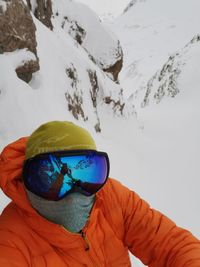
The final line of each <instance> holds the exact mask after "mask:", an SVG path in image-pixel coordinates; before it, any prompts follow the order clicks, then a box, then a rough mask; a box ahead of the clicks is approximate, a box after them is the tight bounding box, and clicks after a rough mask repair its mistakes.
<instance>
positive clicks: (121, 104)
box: [104, 90, 125, 115]
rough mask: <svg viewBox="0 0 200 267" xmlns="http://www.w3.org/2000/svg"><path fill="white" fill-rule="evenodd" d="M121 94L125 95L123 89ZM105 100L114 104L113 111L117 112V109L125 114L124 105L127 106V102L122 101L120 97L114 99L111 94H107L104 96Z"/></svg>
mask: <svg viewBox="0 0 200 267" xmlns="http://www.w3.org/2000/svg"><path fill="white" fill-rule="evenodd" d="M121 95H123V91H122V90H121ZM104 102H105V103H106V104H111V103H112V104H113V111H114V112H115V113H117V111H119V112H120V114H121V115H123V110H124V107H125V102H121V101H120V99H118V100H117V101H116V100H114V99H113V98H112V97H111V96H106V97H105V98H104Z"/></svg>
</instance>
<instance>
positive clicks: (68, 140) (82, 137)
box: [25, 121, 96, 159]
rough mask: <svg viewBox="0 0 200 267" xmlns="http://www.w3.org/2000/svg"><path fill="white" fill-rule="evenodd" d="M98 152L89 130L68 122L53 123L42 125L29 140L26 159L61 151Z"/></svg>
mask: <svg viewBox="0 0 200 267" xmlns="http://www.w3.org/2000/svg"><path fill="white" fill-rule="evenodd" d="M82 149H91V150H96V145H95V142H94V140H93V138H92V137H91V135H90V134H89V132H88V131H87V130H85V129H84V128H82V127H79V126H77V125H75V124H74V123H72V122H68V121H51V122H47V123H45V124H42V125H41V126H40V127H39V128H38V129H36V130H35V131H34V132H33V133H32V134H31V136H30V137H29V139H28V142H27V146H26V152H25V158H26V159H29V158H32V157H34V156H36V155H38V154H41V153H46V152H53V151H60V150H82Z"/></svg>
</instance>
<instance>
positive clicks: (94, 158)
mask: <svg viewBox="0 0 200 267" xmlns="http://www.w3.org/2000/svg"><path fill="white" fill-rule="evenodd" d="M108 173H109V160H108V156H107V154H106V153H103V152H89V153H86V154H80V155H62V154H60V155H58V154H57V153H49V154H43V155H41V156H36V157H35V158H33V159H30V160H28V161H27V162H26V163H25V165H24V172H23V177H24V183H25V185H26V187H27V189H29V190H30V191H31V192H33V193H35V194H37V195H39V196H42V197H44V198H47V199H52V200H56V199H60V198H62V197H63V196H64V195H66V193H68V192H69V191H71V190H72V189H73V187H74V186H77V187H79V188H81V189H82V191H83V193H85V194H86V195H91V194H94V193H96V192H97V191H98V190H99V189H100V188H101V187H102V186H103V184H104V183H105V182H106V179H107V177H108Z"/></svg>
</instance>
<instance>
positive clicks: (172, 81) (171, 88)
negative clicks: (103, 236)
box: [141, 35, 200, 107]
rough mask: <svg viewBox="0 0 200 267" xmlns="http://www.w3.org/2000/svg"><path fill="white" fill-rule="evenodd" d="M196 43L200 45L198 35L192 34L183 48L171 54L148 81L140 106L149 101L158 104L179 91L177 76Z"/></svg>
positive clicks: (199, 36) (144, 105)
mask: <svg viewBox="0 0 200 267" xmlns="http://www.w3.org/2000/svg"><path fill="white" fill-rule="evenodd" d="M196 45H197V46H199V45H200V35H196V36H194V38H193V39H192V40H191V41H190V42H189V43H188V44H187V45H186V46H185V47H184V48H183V49H181V50H180V51H178V52H176V53H175V54H173V55H171V56H170V57H169V59H168V60H167V62H166V63H165V64H164V65H163V67H162V68H161V69H160V70H159V71H157V72H156V73H155V75H154V76H153V77H152V78H151V79H150V80H149V81H148V83H147V85H146V88H145V96H144V99H143V101H142V104H141V106H142V107H146V106H147V105H148V104H149V103H150V102H156V103H157V104H158V103H159V102H160V101H161V100H162V99H163V98H164V97H175V96H176V95H177V94H178V93H179V92H180V90H181V89H180V88H179V85H178V79H179V76H180V75H181V72H182V70H183V68H184V65H186V64H187V61H188V59H187V55H188V54H190V52H191V51H192V49H193V47H194V46H196Z"/></svg>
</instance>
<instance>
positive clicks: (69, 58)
mask: <svg viewBox="0 0 200 267" xmlns="http://www.w3.org/2000/svg"><path fill="white" fill-rule="evenodd" d="M27 3H28V6H29V8H30V10H31V13H30V11H29V9H28V7H27V5H26V1H24V2H23V1H22V0H14V1H1V2H0V4H1V10H0V11H1V12H0V16H1V17H0V19H1V23H0V24H1V26H2V27H4V31H3V30H2V34H1V39H0V42H1V47H2V54H1V55H0V75H1V78H0V89H1V106H0V114H1V115H0V116H1V118H0V119H1V130H0V136H1V147H3V145H5V144H6V143H8V142H9V141H10V140H12V139H13V138H15V137H16V136H20V135H26V134H27V133H28V132H30V130H31V129H32V127H34V125H38V124H40V123H41V122H43V121H48V120H51V119H56V118H63V119H64V118H65V119H72V120H80V121H82V122H88V124H89V127H92V128H94V129H95V131H96V132H100V131H101V115H100V113H101V112H102V113H104V112H106V113H110V114H111V116H113V115H114V116H128V115H129V114H131V113H132V111H133V109H132V107H131V106H129V105H128V103H126V100H125V99H124V97H123V89H122V87H121V86H120V85H119V84H117V83H116V82H114V81H113V80H116V81H117V76H118V73H119V71H120V69H121V65H122V60H123V59H122V51H121V47H120V45H119V41H118V40H117V39H116V37H115V36H113V35H112V34H111V33H110V32H109V30H106V28H105V27H104V26H103V25H102V24H101V22H100V20H99V19H98V17H97V16H96V15H95V14H94V12H92V11H91V10H90V9H89V8H87V6H85V5H82V4H79V3H76V2H73V1H59V3H58V1H33V0H32V1H27ZM16 10H17V12H16ZM45 12H46V13H45ZM29 13H30V14H31V15H29ZM18 14H20V15H21V16H18ZM31 17H32V18H33V21H31ZM36 17H37V18H36ZM6 20H10V24H11V27H10V28H9V27H7V28H6V29H5V25H8V23H6ZM27 22H28V23H27ZM27 25H29V26H30V25H32V26H31V27H30V28H29V29H27V30H26V27H27ZM34 27H35V29H36V32H34ZM93 27H94V28H93ZM24 29H25V30H24ZM94 30H95V32H94ZM3 32H4V34H3ZM14 32H15V33H14ZM30 32H31V33H30ZM28 33H29V36H28ZM7 35H8V36H9V38H7ZM30 35H31V36H30ZM34 35H36V37H35V39H34V38H33V39H32V40H31V41H28V42H25V40H24V39H23V36H26V37H25V39H26V40H29V39H30V38H31V37H33V36H34ZM101 40H102V41H101ZM34 41H35V46H33V47H32V44H33V43H34ZM27 50H28V51H27ZM32 63H33V64H32ZM35 65H36V66H37V68H36V67H35V68H33V66H35ZM27 66H28V67H27ZM16 70H17V75H16ZM23 72H25V73H23ZM31 77H32V79H31ZM19 78H21V79H22V80H21V79H19ZM24 81H26V83H25V82H24ZM33 111H34V113H33ZM5 114H6V117H5Z"/></svg>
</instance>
